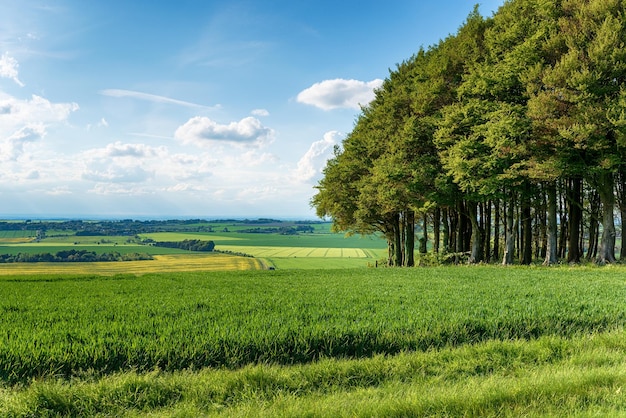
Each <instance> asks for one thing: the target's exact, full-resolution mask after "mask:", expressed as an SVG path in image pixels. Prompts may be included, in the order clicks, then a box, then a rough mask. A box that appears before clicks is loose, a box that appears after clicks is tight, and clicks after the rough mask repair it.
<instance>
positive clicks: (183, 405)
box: [0, 330, 626, 417]
mask: <svg viewBox="0 0 626 418" xmlns="http://www.w3.org/2000/svg"><path fill="white" fill-rule="evenodd" d="M624 352H626V334H625V333H624V331H623V330H622V331H613V332H607V333H600V334H594V335H591V336H578V337H575V338H561V337H541V338H539V339H537V340H534V341H519V340H515V341H488V342H484V343H479V344H475V345H468V346H462V347H458V348H444V349H440V350H432V351H426V352H412V353H411V352H405V353H399V354H397V355H393V356H385V355H378V356H374V357H372V358H368V359H360V360H345V359H344V360H342V359H331V358H329V359H323V360H320V361H318V362H315V363H311V364H305V365H294V366H279V365H250V366H246V367H243V368H241V369H238V370H215V369H202V370H197V371H189V370H187V371H176V372H172V373H165V372H161V371H158V370H155V371H152V372H149V373H136V372H124V373H117V374H113V375H110V376H107V377H104V378H102V379H93V378H89V377H86V378H81V379H72V380H67V381H65V380H44V381H34V382H32V383H31V384H30V385H28V386H24V387H17V388H13V389H8V388H7V389H4V390H2V389H0V415H1V416H13V417H27V416H44V415H45V416H47V415H55V414H59V415H65V416H113V415H114V416H137V417H143V416H146V417H147V416H151V417H154V416H162V417H169V416H229V417H232V416H246V417H248V416H255V417H275V416H285V417H287V416H288V417H298V416H315V417H372V416H380V417H401V416H402V417H404V416H481V417H501V416H510V417H519V416H554V417H557V416H568V417H569V416H611V417H620V416H625V415H626V397H625V396H624V390H626V356H624Z"/></svg>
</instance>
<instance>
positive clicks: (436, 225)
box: [433, 207, 441, 253]
mask: <svg viewBox="0 0 626 418" xmlns="http://www.w3.org/2000/svg"><path fill="white" fill-rule="evenodd" d="M433 218H434V219H433V236H434V237H433V252H434V253H438V252H439V242H440V240H441V229H440V224H441V209H440V208H439V207H436V208H435V211H434V213H433Z"/></svg>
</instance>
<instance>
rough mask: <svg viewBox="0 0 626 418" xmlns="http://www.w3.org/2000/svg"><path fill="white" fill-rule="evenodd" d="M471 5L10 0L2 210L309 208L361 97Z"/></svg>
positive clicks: (0, 63) (54, 213)
mask: <svg viewBox="0 0 626 418" xmlns="http://www.w3.org/2000/svg"><path fill="white" fill-rule="evenodd" d="M502 3H503V0H484V1H482V2H480V7H479V10H480V12H481V14H483V15H484V16H491V15H492V13H493V12H495V11H496V10H497V8H498V7H499V6H500V5H501V4H502ZM474 4H475V1H472V0H440V1H437V2H430V1H428V2H427V1H418V0H389V1H369V0H359V1H352V0H345V1H344V0H338V1H337V0H335V1H327V0H316V1H308V0H302V1H293V0H291V1H288V0H256V1H252V0H250V1H238V0H228V1H213V0H204V1H203V0H178V1H176V2H174V1H170V2H165V1H153V0H133V1H128V0H106V1H104V0H102V1H100V0H2V3H0V202H1V203H0V218H1V217H15V216H20V217H28V218H36V217H87V218H89V217H111V218H113V217H115V218H117V217H148V218H150V217H158V218H162V217H168V218H169V217H196V216H198V217H203V218H215V217H260V216H271V217H281V218H300V219H312V218H314V217H315V215H314V211H313V210H312V209H311V208H310V206H309V201H310V199H311V197H312V196H313V194H314V193H315V190H314V188H313V186H314V185H315V184H316V183H317V181H318V180H319V178H320V176H321V169H322V168H323V167H324V164H325V162H326V160H327V159H328V158H329V157H330V156H331V154H332V149H333V145H335V144H339V143H340V142H341V140H342V139H343V138H344V137H345V134H346V133H347V132H349V131H350V130H351V129H352V127H353V125H354V121H355V120H356V117H357V115H358V113H359V104H367V103H368V101H369V100H371V98H372V97H373V93H372V92H373V89H374V88H376V87H377V86H379V85H380V83H381V81H382V79H384V78H385V77H387V75H388V74H389V69H393V68H395V65H396V64H397V63H399V62H401V61H403V60H405V59H407V58H409V57H410V56H411V55H413V54H414V53H415V52H417V51H418V50H419V48H420V47H428V46H429V45H432V44H435V43H437V42H438V41H439V40H440V39H442V38H445V37H446V36H447V35H449V34H451V33H455V32H456V30H457V29H458V27H459V26H460V25H461V24H462V23H463V21H464V20H465V18H466V17H467V15H468V14H469V13H470V12H471V11H472V9H473V7H474Z"/></svg>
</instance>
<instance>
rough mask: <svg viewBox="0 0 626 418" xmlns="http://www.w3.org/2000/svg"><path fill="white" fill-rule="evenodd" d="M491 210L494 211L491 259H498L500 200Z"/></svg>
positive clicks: (497, 200)
mask: <svg viewBox="0 0 626 418" xmlns="http://www.w3.org/2000/svg"><path fill="white" fill-rule="evenodd" d="M493 210H494V211H495V219H494V221H493V259H494V260H498V259H499V258H500V200H499V199H496V201H495V202H494V207H493Z"/></svg>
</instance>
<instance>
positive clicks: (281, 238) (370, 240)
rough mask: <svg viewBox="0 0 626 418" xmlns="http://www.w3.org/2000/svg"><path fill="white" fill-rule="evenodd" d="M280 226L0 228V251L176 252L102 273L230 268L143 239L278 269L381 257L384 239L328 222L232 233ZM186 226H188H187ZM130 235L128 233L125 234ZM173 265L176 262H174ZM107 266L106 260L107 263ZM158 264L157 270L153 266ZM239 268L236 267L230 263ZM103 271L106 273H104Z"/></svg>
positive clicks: (348, 264)
mask: <svg viewBox="0 0 626 418" xmlns="http://www.w3.org/2000/svg"><path fill="white" fill-rule="evenodd" d="M280 225H282V224H281V223H276V225H274V224H256V223H251V224H244V223H229V222H224V223H211V224H210V225H209V224H198V225H197V227H204V228H207V227H209V226H210V228H212V229H213V231H215V232H210V233H209V232H179V231H173V232H155V233H145V234H139V235H138V236H129V235H124V236H102V235H91V236H90V235H81V236H77V235H75V233H74V231H71V230H63V231H62V230H48V231H47V232H46V237H45V238H44V239H41V240H36V239H35V238H36V237H35V235H36V232H35V231H25V230H18V231H0V254H13V255H15V254H18V253H30V254H39V253H51V254H55V253H57V252H59V251H63V250H68V249H77V250H86V251H93V252H95V253H97V254H101V253H108V252H119V253H121V254H127V253H146V254H150V255H153V256H160V255H179V257H178V258H176V259H175V260H176V261H174V260H168V261H167V262H165V261H164V260H165V259H164V258H163V257H157V260H153V261H152V262H150V263H148V264H144V263H145V262H144V261H140V262H132V263H130V262H125V263H124V265H123V266H110V265H106V266H97V267H93V268H92V267H89V266H83V267H82V268H84V269H86V268H88V267H89V268H91V269H92V271H104V272H129V273H132V272H136V273H142V272H144V271H182V270H186V269H187V270H190V271H195V270H197V269H201V268H205V269H206V270H215V269H218V268H220V266H226V267H225V268H226V269H227V270H228V269H232V268H233V267H232V266H228V262H225V263H219V262H217V261H218V258H210V259H207V260H206V263H200V264H197V263H190V261H189V260H192V258H188V257H185V255H189V256H193V254H190V253H189V252H188V251H185V250H180V249H174V248H165V247H156V246H151V245H142V243H141V241H142V240H144V239H151V240H154V241H183V240H193V239H197V240H203V241H208V240H211V241H213V242H214V243H215V249H216V250H218V251H225V252H231V253H235V254H245V255H251V256H254V257H255V258H257V259H258V260H257V261H255V262H254V263H250V262H249V261H246V262H245V263H243V264H244V265H247V266H248V267H249V268H253V269H256V268H260V267H274V268H281V269H284V268H286V269H312V268H353V267H361V268H363V267H367V266H374V265H375V264H376V262H377V260H381V259H384V258H385V254H386V248H387V247H386V243H385V241H384V240H382V239H380V238H378V237H374V236H367V237H362V236H350V237H346V236H345V235H343V234H336V233H331V232H330V224H329V223H312V224H311V226H312V227H313V228H314V231H315V232H314V233H310V232H306V233H303V232H300V233H298V234H295V235H281V234H279V233H275V232H274V233H251V232H237V231H244V230H250V229H254V228H259V227H263V228H275V227H278V226H280ZM187 226H190V225H187ZM130 235H132V234H130ZM176 263H178V265H175V264H176ZM107 264H109V263H107ZM157 265H161V268H162V270H158V269H157V267H156V266H157ZM236 268H237V269H239V268H240V267H236ZM62 269H66V267H65V266H64V265H62V264H54V265H53V266H43V265H39V266H37V265H31V266H23V265H20V266H9V265H8V264H5V265H1V264H0V274H3V273H4V274H12V272H16V271H24V272H26V273H28V272H33V273H35V272H42V273H45V272H53V271H54V272H56V271H61V270H62ZM63 271H68V272H69V271H72V272H80V271H81V267H79V266H72V265H68V266H67V269H66V270H63ZM106 274H109V273H106Z"/></svg>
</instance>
